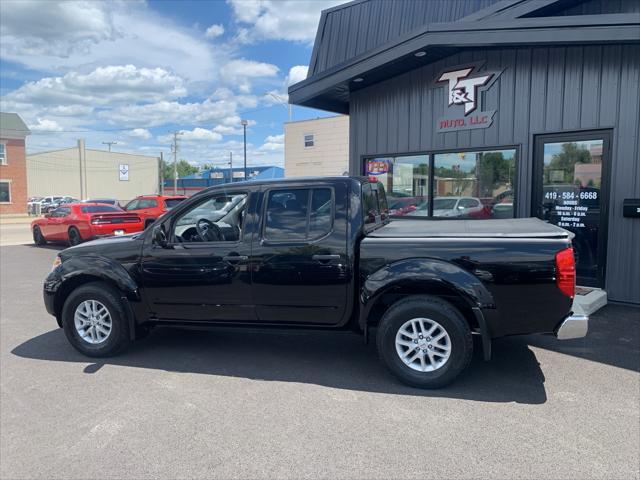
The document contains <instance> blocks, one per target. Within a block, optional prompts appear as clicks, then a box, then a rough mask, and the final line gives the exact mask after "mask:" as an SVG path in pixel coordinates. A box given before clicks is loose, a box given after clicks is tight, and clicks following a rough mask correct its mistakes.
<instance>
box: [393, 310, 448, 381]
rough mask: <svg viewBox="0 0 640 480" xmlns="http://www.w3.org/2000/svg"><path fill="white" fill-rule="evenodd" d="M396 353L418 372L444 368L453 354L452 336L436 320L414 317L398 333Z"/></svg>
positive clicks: (403, 361)
mask: <svg viewBox="0 0 640 480" xmlns="http://www.w3.org/2000/svg"><path fill="white" fill-rule="evenodd" d="M395 344H396V353H397V354H398V357H400V360H402V363H404V364H405V365H406V366H408V367H409V368H411V369H412V370H416V371H418V372H433V371H434V370H438V369H439V368H442V367H443V366H444V365H445V364H446V363H447V361H448V360H449V356H450V355H451V338H450V337H449V334H448V333H447V331H446V330H445V329H444V327H443V326H442V325H440V324H439V323H438V322H436V321H435V320H432V319H430V318H412V319H411V320H407V321H406V322H405V323H403V324H402V326H401V327H400V328H399V329H398V332H397V333H396V339H395Z"/></svg>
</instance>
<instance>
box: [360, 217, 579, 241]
mask: <svg viewBox="0 0 640 480" xmlns="http://www.w3.org/2000/svg"><path fill="white" fill-rule="evenodd" d="M367 237H369V238H443V237H444V238H568V237H570V238H573V234H572V233H571V232H569V231H567V230H564V229H563V228H560V227H557V226H555V225H552V224H550V223H546V222H543V221H542V220H540V219H538V218H512V219H504V220H426V219H424V220H409V219H395V220H393V221H392V222H390V223H389V224H388V225H385V226H383V227H381V228H378V229H376V230H374V231H372V232H369V233H368V234H367Z"/></svg>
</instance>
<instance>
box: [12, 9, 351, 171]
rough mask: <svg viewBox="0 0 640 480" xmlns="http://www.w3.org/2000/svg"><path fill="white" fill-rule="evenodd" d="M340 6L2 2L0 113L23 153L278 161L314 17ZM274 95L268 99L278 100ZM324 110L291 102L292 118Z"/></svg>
mask: <svg viewBox="0 0 640 480" xmlns="http://www.w3.org/2000/svg"><path fill="white" fill-rule="evenodd" d="M338 3H342V1H340V0H226V1H223V0H214V1H206V0H198V1H157V0H148V1H128V0H115V1H111V2H101V1H93V0H88V1H69V2H56V1H50V0H19V1H17V0H3V1H2V2H0V22H1V23H0V32H1V35H2V36H1V38H0V109H1V110H2V111H7V112H16V113H18V114H19V115H20V116H21V117H22V118H23V119H24V120H25V122H26V123H27V125H29V127H30V128H31V130H32V132H33V133H32V135H31V136H30V137H28V140H27V150H28V152H37V151H44V150H51V149H57V148H65V147H71V146H74V145H75V143H76V140H77V139H78V138H85V139H86V142H87V148H106V147H105V146H104V145H102V142H107V141H116V142H118V143H117V145H114V147H113V149H114V150H120V151H126V152H136V153H145V154H150V155H154V156H157V155H159V154H160V152H164V155H165V157H168V156H169V155H170V135H169V132H170V131H173V130H179V131H181V132H182V135H181V136H180V158H184V159H186V160H188V161H190V162H192V163H194V164H198V163H199V164H202V163H214V164H219V165H222V164H223V163H224V162H225V161H226V159H227V158H228V155H229V151H232V152H233V153H234V158H237V159H241V158H242V128H241V126H240V119H241V118H246V119H247V120H248V121H249V122H250V124H249V128H248V155H247V157H248V162H249V164H256V165H258V164H259V165H267V164H275V165H282V164H283V154H284V148H283V141H284V139H283V122H285V121H287V119H288V111H287V108H286V107H285V106H284V105H283V104H282V102H286V101H287V98H286V91H287V87H288V85H290V84H292V83H295V82H296V81H300V80H301V79H303V78H304V77H305V76H306V68H307V66H308V63H309V59H310V57H311V49H312V44H313V39H314V38H315V34H316V29H317V25H318V20H319V18H320V12H321V10H323V9H325V8H329V7H331V6H333V5H336V4H338ZM274 97H275V98H274ZM325 115H328V113H326V112H321V111H317V110H311V109H305V108H302V107H294V109H293V119H294V120H303V119H307V118H313V117H317V116H325Z"/></svg>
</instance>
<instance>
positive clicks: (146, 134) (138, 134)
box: [127, 128, 151, 140]
mask: <svg viewBox="0 0 640 480" xmlns="http://www.w3.org/2000/svg"><path fill="white" fill-rule="evenodd" d="M127 135H129V136H130V137H133V138H139V139H141V140H149V139H150V138H151V132H150V131H149V130H147V129H146V128H134V129H133V130H131V131H129V132H128V133H127Z"/></svg>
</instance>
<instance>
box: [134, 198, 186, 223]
mask: <svg viewBox="0 0 640 480" xmlns="http://www.w3.org/2000/svg"><path fill="white" fill-rule="evenodd" d="M185 198H187V197H185V196H184V195H141V196H139V197H136V198H134V199H133V200H131V201H130V202H129V203H127V204H126V205H125V206H124V209H125V210H126V211H127V212H132V213H136V214H137V215H140V217H142V220H143V221H144V228H147V227H148V226H149V225H151V224H152V223H153V222H155V220H156V218H158V217H160V216H162V215H164V214H165V213H166V212H168V211H169V210H171V209H172V208H173V207H175V206H176V205H178V204H179V203H180V202H182V201H183V200H184V199H185Z"/></svg>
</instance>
